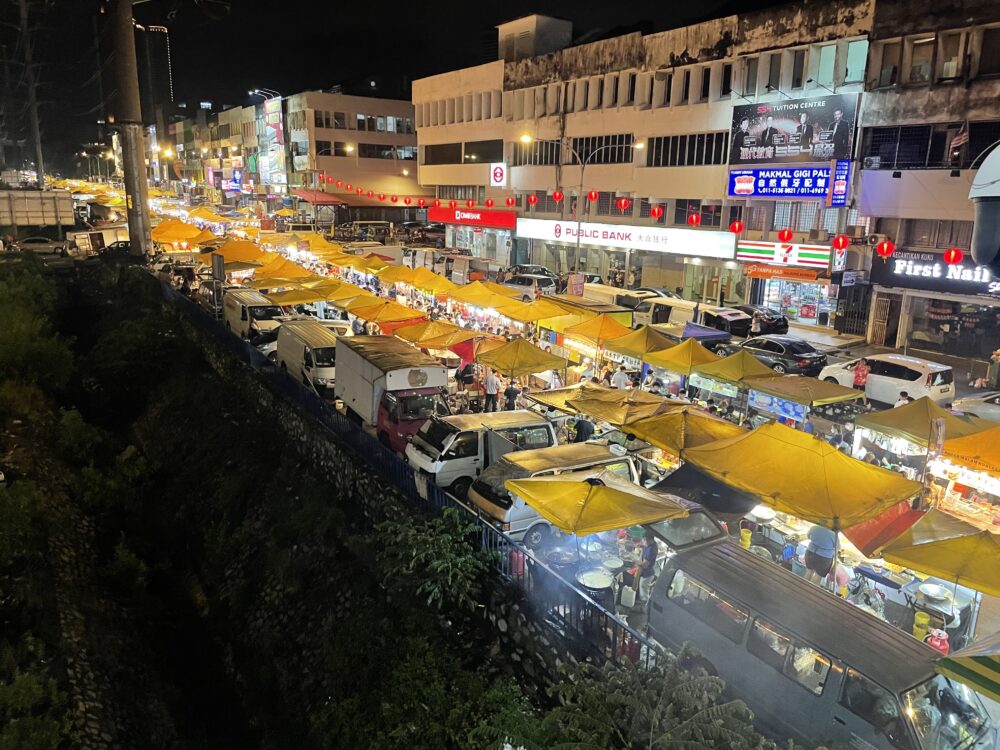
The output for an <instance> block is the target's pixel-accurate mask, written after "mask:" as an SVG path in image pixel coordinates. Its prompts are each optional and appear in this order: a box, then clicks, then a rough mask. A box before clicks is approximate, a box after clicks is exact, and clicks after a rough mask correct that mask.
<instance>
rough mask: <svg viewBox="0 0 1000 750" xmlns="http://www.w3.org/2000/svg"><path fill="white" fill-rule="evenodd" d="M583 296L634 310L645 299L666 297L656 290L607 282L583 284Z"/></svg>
mask: <svg viewBox="0 0 1000 750" xmlns="http://www.w3.org/2000/svg"><path fill="white" fill-rule="evenodd" d="M583 298H584V299H589V300H594V301H595V302H603V303H604V304H606V305H620V306H622V307H627V308H628V309H629V310H634V309H635V308H636V307H638V306H639V304H640V303H641V302H644V301H645V300H647V299H666V298H665V297H661V296H660V295H659V294H657V293H656V292H650V291H645V290H641V289H619V288H618V287H616V286H609V285H607V284H584V285H583Z"/></svg>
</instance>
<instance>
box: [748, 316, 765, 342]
mask: <svg viewBox="0 0 1000 750" xmlns="http://www.w3.org/2000/svg"><path fill="white" fill-rule="evenodd" d="M763 317H764V316H763V315H761V314H760V310H754V311H753V319H752V320H751V321H750V335H751V336H760V334H761V331H762V326H761V323H762V320H763Z"/></svg>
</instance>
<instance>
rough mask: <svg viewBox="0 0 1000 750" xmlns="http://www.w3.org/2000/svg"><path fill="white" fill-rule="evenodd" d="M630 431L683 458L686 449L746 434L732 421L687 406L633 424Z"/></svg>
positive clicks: (674, 408)
mask: <svg viewBox="0 0 1000 750" xmlns="http://www.w3.org/2000/svg"><path fill="white" fill-rule="evenodd" d="M628 431H629V432H631V433H632V434H633V435H635V436H636V437H637V438H639V439H641V440H645V441H646V442H647V443H649V444H650V445H655V446H656V447H657V448H660V449H661V450H665V451H667V453H672V454H673V455H675V456H680V455H681V451H683V450H685V449H686V448H697V447H698V446H699V445H706V444H708V443H713V442H715V441H716V440H724V439H726V438H731V437H736V436H738V435H742V434H744V433H745V430H744V429H743V428H742V427H739V426H737V425H735V424H733V423H732V422H727V421H725V420H724V419H718V418H717V417H713V416H712V415H711V414H706V413H705V412H704V411H702V410H701V409H698V408H697V407H694V406H687V405H684V406H674V407H672V408H671V409H670V411H668V412H666V413H665V414H658V415H657V416H655V417H648V418H646V419H640V420H638V421H636V422H631V423H630V424H629V426H628Z"/></svg>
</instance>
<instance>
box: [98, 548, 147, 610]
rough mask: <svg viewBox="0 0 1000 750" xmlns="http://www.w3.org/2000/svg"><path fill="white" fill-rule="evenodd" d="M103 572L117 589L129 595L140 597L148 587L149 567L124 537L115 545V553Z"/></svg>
mask: <svg viewBox="0 0 1000 750" xmlns="http://www.w3.org/2000/svg"><path fill="white" fill-rule="evenodd" d="M103 573H104V577H105V578H106V579H107V580H108V582H109V583H110V584H111V585H112V586H114V587H115V589H117V590H118V591H120V592H121V593H123V594H125V595H127V596H130V597H138V596H139V595H140V594H142V592H143V591H144V590H145V589H146V579H147V577H148V575H149V567H148V566H147V565H146V563H145V562H143V561H142V560H141V559H140V558H139V556H138V555H136V554H135V553H134V552H133V551H132V550H130V549H129V548H128V546H127V545H126V544H125V540H124V539H122V540H121V541H119V542H118V544H117V545H115V551H114V554H113V556H112V558H111V560H109V561H108V563H107V565H105V566H104V570H103Z"/></svg>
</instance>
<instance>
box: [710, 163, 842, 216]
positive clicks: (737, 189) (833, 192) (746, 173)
mask: <svg viewBox="0 0 1000 750" xmlns="http://www.w3.org/2000/svg"><path fill="white" fill-rule="evenodd" d="M850 174H851V162H850V161H849V160H847V159H841V160H839V161H836V162H832V163H831V164H829V165H824V166H804V167H754V168H746V169H730V170H729V196H730V197H731V198H782V199H810V198H812V199H824V200H825V201H826V202H827V204H828V205H829V206H832V207H834V208H839V207H841V206H845V205H847V194H848V184H849V179H850Z"/></svg>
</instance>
